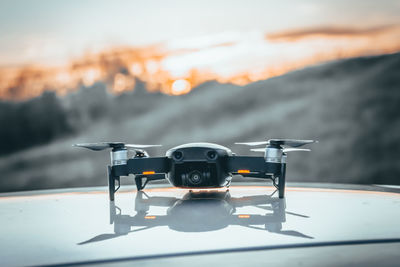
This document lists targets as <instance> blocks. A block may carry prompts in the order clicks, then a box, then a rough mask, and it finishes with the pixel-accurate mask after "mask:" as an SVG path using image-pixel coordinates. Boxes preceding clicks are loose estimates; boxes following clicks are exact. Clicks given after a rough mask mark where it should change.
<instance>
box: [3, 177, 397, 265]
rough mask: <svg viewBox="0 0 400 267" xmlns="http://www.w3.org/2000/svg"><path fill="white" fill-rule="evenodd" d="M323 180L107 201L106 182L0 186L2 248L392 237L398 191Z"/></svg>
mask: <svg viewBox="0 0 400 267" xmlns="http://www.w3.org/2000/svg"><path fill="white" fill-rule="evenodd" d="M321 187H322V186H320V187H319V186H318V185H314V186H313V187H304V186H301V185H297V186H290V184H289V186H288V188H287V191H286V198H285V200H279V199H278V198H277V197H276V196H275V195H272V196H270V194H271V193H273V191H274V190H273V188H272V187H269V186H264V185H262V184H254V185H253V184H246V185H235V186H232V187H231V188H230V189H229V192H227V191H226V189H220V190H196V191H192V192H189V190H186V189H177V188H171V187H169V186H167V187H166V186H165V185H161V186H153V187H151V188H149V189H146V190H145V193H137V192H136V190H134V189H133V187H128V188H126V187H125V188H124V190H123V191H121V192H118V193H117V194H116V199H115V202H109V201H108V195H107V190H106V188H92V189H88V188H81V189H68V190H45V191H41V192H25V193H15V194H0V213H1V218H2V220H1V222H0V226H1V227H0V236H1V240H2V242H1V250H0V251H1V252H0V256H1V258H2V263H3V264H4V265H7V266H15V265H43V264H63V263H83V262H88V261H89V262H93V261H94V262H96V261H100V262H101V261H103V260H110V259H120V258H126V257H130V258H135V257H148V256H152V255H174V254H177V253H192V252H196V253H198V252H202V251H203V252H207V251H209V252H212V251H218V250H229V249H238V250H240V249H246V248H247V249H248V248H252V247H270V248H271V247H277V248H279V246H292V245H301V244H305V245H307V244H320V243H326V244H329V242H343V241H344V242H351V241H354V240H358V241H370V240H392V239H393V238H398V239H399V238H400V228H399V227H398V225H400V194H398V193H394V192H380V191H370V190H360V188H358V189H357V188H355V189H333V188H331V187H329V188H321ZM325 187H326V186H325ZM22 251H23V257H22V256H21V252H22Z"/></svg>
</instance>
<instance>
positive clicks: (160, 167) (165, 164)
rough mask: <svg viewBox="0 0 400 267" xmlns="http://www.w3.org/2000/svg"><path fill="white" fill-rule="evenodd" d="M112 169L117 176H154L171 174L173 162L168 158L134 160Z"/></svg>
mask: <svg viewBox="0 0 400 267" xmlns="http://www.w3.org/2000/svg"><path fill="white" fill-rule="evenodd" d="M112 168H113V171H114V175H116V176H126V175H129V174H134V175H138V174H139V175H152V174H159V173H167V172H169V170H170V168H171V161H170V159H169V158H167V157H151V158H133V159H129V160H128V161H127V163H126V164H124V165H115V166H113V167H112Z"/></svg>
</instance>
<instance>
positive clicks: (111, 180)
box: [108, 166, 115, 201]
mask: <svg viewBox="0 0 400 267" xmlns="http://www.w3.org/2000/svg"><path fill="white" fill-rule="evenodd" d="M108 194H109V197H110V201H114V194H115V178H114V176H113V175H112V169H111V166H108Z"/></svg>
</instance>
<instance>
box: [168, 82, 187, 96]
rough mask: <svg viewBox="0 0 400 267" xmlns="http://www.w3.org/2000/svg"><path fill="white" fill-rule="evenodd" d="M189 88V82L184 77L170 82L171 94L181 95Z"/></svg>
mask: <svg viewBox="0 0 400 267" xmlns="http://www.w3.org/2000/svg"><path fill="white" fill-rule="evenodd" d="M191 89H192V88H191V86H190V82H188V81H187V80H185V79H179V80H176V81H174V82H173V83H172V85H171V94H173V95H183V94H187V93H189V92H190V90H191Z"/></svg>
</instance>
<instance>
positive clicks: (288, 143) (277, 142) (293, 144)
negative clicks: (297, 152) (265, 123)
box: [268, 139, 318, 147]
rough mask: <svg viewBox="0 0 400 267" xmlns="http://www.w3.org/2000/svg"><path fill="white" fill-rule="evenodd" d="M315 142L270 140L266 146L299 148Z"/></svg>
mask: <svg viewBox="0 0 400 267" xmlns="http://www.w3.org/2000/svg"><path fill="white" fill-rule="evenodd" d="M317 142H318V141H315V140H297V139H270V140H268V144H270V145H278V146H290V147H300V146H304V145H307V144H312V143H317Z"/></svg>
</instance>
